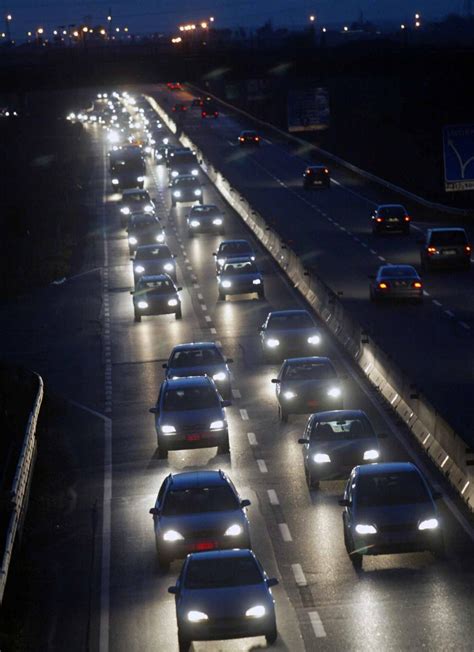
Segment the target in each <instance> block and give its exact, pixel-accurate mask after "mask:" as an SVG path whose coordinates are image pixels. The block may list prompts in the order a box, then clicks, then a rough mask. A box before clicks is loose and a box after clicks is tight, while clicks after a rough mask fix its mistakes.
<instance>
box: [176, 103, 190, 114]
mask: <svg viewBox="0 0 474 652" xmlns="http://www.w3.org/2000/svg"><path fill="white" fill-rule="evenodd" d="M187 110H188V107H187V106H186V104H183V103H182V102H178V103H177V104H175V105H174V106H173V113H184V112H185V111H187Z"/></svg>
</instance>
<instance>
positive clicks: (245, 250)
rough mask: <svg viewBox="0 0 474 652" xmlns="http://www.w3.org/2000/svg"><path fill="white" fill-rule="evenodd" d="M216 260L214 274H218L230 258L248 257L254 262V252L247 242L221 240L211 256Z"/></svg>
mask: <svg viewBox="0 0 474 652" xmlns="http://www.w3.org/2000/svg"><path fill="white" fill-rule="evenodd" d="M212 255H213V256H214V257H215V259H216V272H217V273H219V272H220V270H221V269H222V267H223V266H224V264H225V263H226V262H227V261H228V260H232V258H241V257H242V256H248V257H249V258H250V260H253V261H254V260H255V258H256V256H255V252H254V250H253V249H252V247H251V245H250V243H249V242H248V241H247V240H223V241H222V242H221V243H220V244H219V247H218V249H217V251H216V252H213V254H212Z"/></svg>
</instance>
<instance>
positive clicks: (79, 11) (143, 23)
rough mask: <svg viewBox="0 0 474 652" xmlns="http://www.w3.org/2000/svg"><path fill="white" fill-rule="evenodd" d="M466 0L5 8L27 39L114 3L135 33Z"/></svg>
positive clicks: (441, 12)
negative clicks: (32, 32) (204, 23)
mask: <svg viewBox="0 0 474 652" xmlns="http://www.w3.org/2000/svg"><path fill="white" fill-rule="evenodd" d="M462 6H463V0H315V1H314V2H311V1H310V0H302V1H298V0H203V1H199V0H181V1H179V0H178V1H177V0H133V1H131V0H115V2H112V1H110V2H109V1H108V0H105V1H104V0H100V1H98V2H83V1H82V0H10V1H9V2H8V1H5V0H3V9H4V13H8V12H10V13H12V14H13V18H14V20H13V23H12V35H13V37H14V38H17V39H19V40H20V39H22V38H23V37H24V35H25V33H26V31H28V30H34V29H35V28H36V27H38V26H42V27H45V28H47V29H53V28H54V27H56V26H57V25H67V24H71V23H76V24H79V23H81V22H83V20H84V18H85V17H90V18H91V20H92V23H93V24H99V23H104V22H105V17H106V16H107V13H108V10H109V7H110V8H111V10H112V15H113V17H114V23H115V25H122V26H125V25H127V26H128V27H129V29H130V31H131V32H139V33H144V32H152V31H157V32H170V31H172V30H173V28H174V27H175V26H176V25H178V24H179V23H180V22H186V21H198V20H203V19H205V18H207V17H209V16H211V15H213V16H215V19H216V21H215V26H216V27H228V26H230V27H235V26H239V25H242V26H245V27H249V26H259V25H261V24H262V23H264V22H265V21H266V20H268V19H269V18H270V19H272V20H273V23H274V25H276V26H288V27H290V28H291V27H297V26H300V25H302V24H303V23H304V22H305V21H306V20H307V16H308V15H309V14H311V13H315V14H316V15H317V17H318V21H319V23H320V24H330V23H337V24H341V25H342V24H343V23H345V22H350V21H352V20H355V19H356V18H357V17H358V15H359V12H360V11H361V10H362V11H363V13H364V17H365V18H366V19H368V20H374V21H379V22H380V21H392V20H393V21H407V22H408V20H409V18H410V17H412V16H413V14H414V13H415V12H420V13H421V14H422V16H423V17H424V18H425V19H427V20H429V19H435V18H441V17H443V16H445V15H446V14H448V13H453V12H455V13H458V12H460V11H461V10H462Z"/></svg>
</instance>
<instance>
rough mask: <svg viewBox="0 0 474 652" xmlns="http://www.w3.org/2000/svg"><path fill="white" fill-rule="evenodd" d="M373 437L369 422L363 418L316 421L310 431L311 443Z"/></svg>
mask: <svg viewBox="0 0 474 652" xmlns="http://www.w3.org/2000/svg"><path fill="white" fill-rule="evenodd" d="M367 437H375V434H374V431H373V428H372V426H371V425H370V421H369V420H368V419H367V418H366V417H363V416H360V417H357V418H356V419H341V420H334V421H316V422H315V423H314V424H313V428H312V430H311V442H321V441H335V440H338V439H366V438H367Z"/></svg>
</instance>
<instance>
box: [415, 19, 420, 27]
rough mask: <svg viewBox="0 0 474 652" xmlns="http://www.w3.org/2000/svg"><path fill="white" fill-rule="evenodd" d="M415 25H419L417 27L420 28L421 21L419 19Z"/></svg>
mask: <svg viewBox="0 0 474 652" xmlns="http://www.w3.org/2000/svg"><path fill="white" fill-rule="evenodd" d="M415 27H417V28H418V27H421V23H420V21H419V20H417V21H416V23H415Z"/></svg>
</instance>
